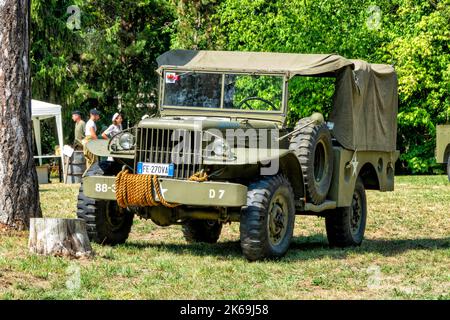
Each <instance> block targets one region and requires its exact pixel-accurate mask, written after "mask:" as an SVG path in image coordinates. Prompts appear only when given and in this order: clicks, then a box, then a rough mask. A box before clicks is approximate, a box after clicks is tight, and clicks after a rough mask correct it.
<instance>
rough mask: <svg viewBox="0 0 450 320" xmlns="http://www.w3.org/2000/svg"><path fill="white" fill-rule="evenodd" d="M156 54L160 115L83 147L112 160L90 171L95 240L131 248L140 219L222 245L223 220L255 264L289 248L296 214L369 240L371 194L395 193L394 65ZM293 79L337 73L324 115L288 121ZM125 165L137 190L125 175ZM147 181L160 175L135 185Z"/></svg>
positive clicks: (88, 197)
mask: <svg viewBox="0 0 450 320" xmlns="http://www.w3.org/2000/svg"><path fill="white" fill-rule="evenodd" d="M157 62H158V64H159V68H158V70H157V72H158V73H159V75H160V79H161V81H160V88H159V89H160V90H159V93H160V94H159V111H158V114H157V115H156V116H153V117H144V118H143V119H142V121H140V122H139V123H138V124H137V125H136V126H135V127H133V128H131V129H128V130H126V131H123V132H122V133H120V134H118V135H117V136H115V137H113V138H112V139H111V140H109V141H105V140H103V141H102V140H97V141H91V142H89V144H88V145H87V147H88V148H89V150H90V151H91V152H92V153H94V154H96V155H98V156H99V157H109V159H110V160H111V159H113V161H100V162H98V163H95V164H94V165H93V166H92V167H91V168H89V169H88V170H87V172H86V173H85V175H84V177H83V183H82V185H81V188H80V193H79V197H78V199H79V200H78V217H79V218H82V219H84V220H86V222H87V226H88V233H89V235H90V237H91V239H93V240H94V241H96V242H99V243H103V244H110V245H114V244H119V243H123V242H125V241H126V239H127V237H128V234H129V232H130V229H131V225H132V222H133V217H134V216H139V217H141V218H145V219H151V220H152V221H153V222H155V223H156V224H157V225H160V226H168V225H171V224H181V225H182V230H183V233H184V236H185V238H186V240H187V241H189V242H207V243H214V242H217V240H218V239H219V236H220V233H221V230H222V225H223V224H225V223H231V222H239V223H240V242H241V248H242V251H243V253H244V255H245V257H246V258H247V259H249V260H260V259H266V258H277V257H281V256H283V255H284V254H285V253H286V251H287V250H288V247H289V244H290V242H291V239H292V236H293V229H294V220H295V216H296V215H316V216H321V217H324V218H325V226H326V232H327V236H328V241H329V244H330V245H331V246H337V247H346V246H357V245H360V244H361V242H362V241H363V237H364V231H365V225H366V217H367V200H366V190H367V189H372V190H379V191H392V190H393V189H394V164H395V161H396V160H397V158H398V152H397V151H396V131H397V124H396V115H397V100H398V98H397V77H396V74H395V71H394V69H393V68H392V67H391V66H388V65H376V64H369V63H366V62H364V61H360V60H348V59H345V58H343V57H341V56H338V55H333V54H330V55H326V54H285V53H256V52H225V51H189V50H173V51H169V52H166V53H165V54H163V55H161V56H160V57H159V58H158V60H157ZM294 77H333V78H335V79H336V80H335V94H334V97H333V108H332V111H331V113H330V114H329V116H328V117H327V118H328V119H326V120H327V121H325V119H324V117H323V115H322V114H320V113H314V114H312V115H311V116H309V117H306V118H303V119H300V120H299V121H298V123H297V124H295V125H293V126H292V127H291V126H289V125H288V124H287V114H288V112H289V110H290V109H292V108H293V107H294V105H292V102H291V101H290V99H289V85H290V81H291V79H292V78H294ZM317 94H321V92H317ZM295 108H296V109H297V110H298V109H301V105H295ZM124 170H127V171H128V173H127V175H128V177H129V179H130V181H131V182H133V181H134V182H135V183H134V184H133V189H131V185H132V184H129V185H128V184H123V182H120V181H122V180H121V178H120V175H121V174H122V173H123V172H124ZM119 174H120V175H119ZM118 175H119V178H117V177H118ZM144 175H145V176H146V177H150V176H151V177H152V179H153V178H155V179H156V180H154V179H153V180H152V179H147V180H145V181H147V182H140V181H144V180H142V179H140V178H142V177H143V176H144ZM149 181H156V182H154V183H153V184H152V183H150V182H149ZM116 182H117V184H120V186H118V185H116ZM131 182H130V183H131ZM119 187H120V188H119ZM119 189H120V191H117V190H119ZM156 189H158V190H156ZM116 191H117V193H116ZM119 196H120V197H122V198H121V199H122V200H121V202H118V199H119ZM133 197H134V200H133V199H132V198H133ZM149 198H150V200H151V201H150V200H148V199H149ZM161 198H163V199H161ZM123 199H128V200H126V201H123ZM136 199H137V200H136ZM145 199H147V200H146V201H144V200H145ZM120 203H122V204H121V205H119V204H120ZM123 203H125V205H123Z"/></svg>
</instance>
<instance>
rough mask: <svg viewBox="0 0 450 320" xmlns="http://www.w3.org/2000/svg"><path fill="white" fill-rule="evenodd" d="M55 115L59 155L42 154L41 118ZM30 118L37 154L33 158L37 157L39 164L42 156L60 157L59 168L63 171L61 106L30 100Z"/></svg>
mask: <svg viewBox="0 0 450 320" xmlns="http://www.w3.org/2000/svg"><path fill="white" fill-rule="evenodd" d="M52 117H55V120H56V128H57V132H58V143H59V147H60V150H61V152H60V155H55V154H53V155H44V156H43V155H42V145H41V122H40V121H41V120H44V119H48V118H52ZM31 118H32V119H33V127H34V136H35V139H36V149H37V152H38V155H37V156H35V157H34V158H36V159H39V164H40V165H42V159H43V158H61V166H62V167H61V168H62V170H63V172H64V155H63V153H62V148H63V127H62V118H61V106H60V105H57V104H51V103H47V102H42V101H38V100H31Z"/></svg>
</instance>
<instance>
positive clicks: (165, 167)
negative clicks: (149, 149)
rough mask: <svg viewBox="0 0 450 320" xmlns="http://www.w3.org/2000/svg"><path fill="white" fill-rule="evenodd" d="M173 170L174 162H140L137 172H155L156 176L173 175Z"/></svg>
mask: <svg viewBox="0 0 450 320" xmlns="http://www.w3.org/2000/svg"><path fill="white" fill-rule="evenodd" d="M173 171H174V165H173V163H169V164H166V163H149V162H138V165H137V173H139V174H153V175H156V176H164V177H173Z"/></svg>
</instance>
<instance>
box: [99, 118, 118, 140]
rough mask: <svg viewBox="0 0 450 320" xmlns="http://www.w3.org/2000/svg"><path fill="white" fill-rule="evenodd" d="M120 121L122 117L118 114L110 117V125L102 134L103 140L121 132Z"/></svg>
mask: <svg viewBox="0 0 450 320" xmlns="http://www.w3.org/2000/svg"><path fill="white" fill-rule="evenodd" d="M122 121H123V118H122V115H121V114H120V113H115V114H114V115H113V117H112V125H110V126H109V127H108V129H106V130H105V131H103V133H102V137H103V139H111V138H112V137H114V136H115V135H116V134H118V133H120V132H121V131H122Z"/></svg>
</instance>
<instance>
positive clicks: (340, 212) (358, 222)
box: [325, 178, 367, 248]
mask: <svg viewBox="0 0 450 320" xmlns="http://www.w3.org/2000/svg"><path fill="white" fill-rule="evenodd" d="M355 213H356V214H355ZM366 219H367V199H366V190H365V188H364V184H363V181H362V180H361V178H358V179H357V180H356V185H355V191H354V192H353V199H352V205H351V206H350V207H344V208H337V209H335V210H332V211H331V212H330V213H329V214H327V216H326V217H325V226H326V229H327V237H328V243H329V244H330V246H332V247H341V248H343V247H349V246H359V245H361V243H362V241H363V239H364V232H365V230H366Z"/></svg>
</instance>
